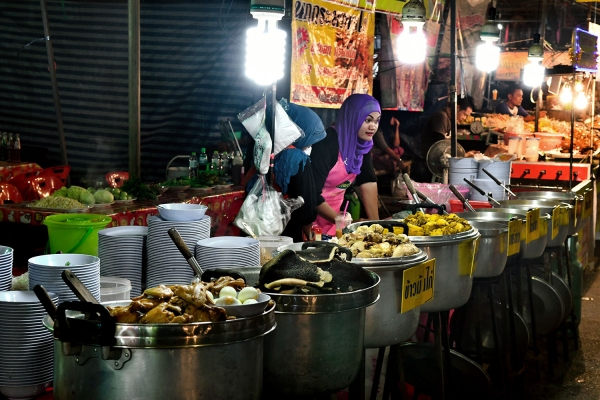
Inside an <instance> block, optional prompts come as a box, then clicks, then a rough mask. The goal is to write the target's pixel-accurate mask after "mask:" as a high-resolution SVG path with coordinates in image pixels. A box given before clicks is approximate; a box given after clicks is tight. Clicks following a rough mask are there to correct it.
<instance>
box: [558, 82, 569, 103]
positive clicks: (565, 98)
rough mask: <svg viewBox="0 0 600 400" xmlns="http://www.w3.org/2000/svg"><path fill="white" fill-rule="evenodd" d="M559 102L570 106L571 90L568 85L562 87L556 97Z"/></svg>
mask: <svg viewBox="0 0 600 400" xmlns="http://www.w3.org/2000/svg"><path fill="white" fill-rule="evenodd" d="M558 98H559V99H560V102H561V103H563V104H570V103H571V101H573V92H571V88H570V87H569V86H568V85H564V86H563V88H562V89H561V90H560V95H559V97H558Z"/></svg>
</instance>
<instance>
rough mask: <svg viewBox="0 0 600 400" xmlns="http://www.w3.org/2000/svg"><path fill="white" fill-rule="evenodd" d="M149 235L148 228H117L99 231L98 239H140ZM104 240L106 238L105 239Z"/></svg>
mask: <svg viewBox="0 0 600 400" xmlns="http://www.w3.org/2000/svg"><path fill="white" fill-rule="evenodd" d="M146 235H148V227H147V226H115V227H114V228H106V229H102V230H100V231H98V238H100V236H103V237H109V238H111V239H112V238H113V237H119V238H121V237H128V236H131V237H135V238H137V237H139V236H146ZM103 239H104V238H103Z"/></svg>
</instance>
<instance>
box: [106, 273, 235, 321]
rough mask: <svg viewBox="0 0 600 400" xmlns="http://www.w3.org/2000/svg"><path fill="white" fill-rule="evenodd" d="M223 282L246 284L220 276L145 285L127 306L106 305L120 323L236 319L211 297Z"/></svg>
mask: <svg viewBox="0 0 600 400" xmlns="http://www.w3.org/2000/svg"><path fill="white" fill-rule="evenodd" d="M225 286H231V287H233V288H235V289H237V290H241V289H243V288H244V287H245V286H246V284H245V282H244V280H243V279H233V278H232V277H230V276H223V277H220V278H219V279H217V280H215V281H213V282H209V283H206V282H198V283H194V284H192V285H169V286H165V285H160V286H157V287H153V288H149V289H146V290H145V291H144V294H142V295H141V296H138V297H135V298H132V299H131V300H132V301H131V303H130V304H129V305H127V306H116V307H107V308H108V311H109V312H110V315H111V316H112V317H113V318H115V320H116V322H118V323H123V324H187V323H190V322H219V321H225V320H227V319H235V317H232V316H227V313H226V312H225V309H224V308H222V307H216V306H215V305H214V304H215V302H214V300H213V298H214V297H216V296H218V294H219V292H220V291H221V289H223V288H224V287H225Z"/></svg>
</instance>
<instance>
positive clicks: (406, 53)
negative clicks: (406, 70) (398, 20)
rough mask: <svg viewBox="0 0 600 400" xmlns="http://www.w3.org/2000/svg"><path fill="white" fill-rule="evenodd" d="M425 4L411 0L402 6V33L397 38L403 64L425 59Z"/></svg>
mask: <svg viewBox="0 0 600 400" xmlns="http://www.w3.org/2000/svg"><path fill="white" fill-rule="evenodd" d="M424 24H425V6H424V5H423V3H421V2H420V1H419V0H410V1H409V2H408V3H406V4H405V5H404V7H403V8H402V27H403V29H402V33H400V36H399V37H398V40H397V46H398V60H399V61H400V62H401V63H403V64H418V63H421V62H423V61H425V56H426V54H427V39H426V38H425V34H424V33H423V25H424Z"/></svg>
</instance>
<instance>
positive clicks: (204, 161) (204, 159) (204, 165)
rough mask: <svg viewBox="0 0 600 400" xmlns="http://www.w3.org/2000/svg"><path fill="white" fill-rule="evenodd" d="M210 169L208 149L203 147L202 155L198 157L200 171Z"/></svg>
mask: <svg viewBox="0 0 600 400" xmlns="http://www.w3.org/2000/svg"><path fill="white" fill-rule="evenodd" d="M207 169H208V156H207V155H206V149H205V148H204V147H203V148H202V149H201V150H200V155H199V156H198V170H200V171H206V170H207Z"/></svg>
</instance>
